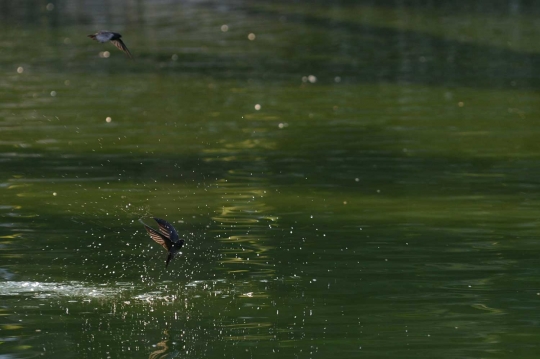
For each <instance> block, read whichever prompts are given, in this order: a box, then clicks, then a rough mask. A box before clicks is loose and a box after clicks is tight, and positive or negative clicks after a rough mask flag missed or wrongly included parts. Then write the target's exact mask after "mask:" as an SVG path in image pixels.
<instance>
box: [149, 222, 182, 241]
mask: <svg viewBox="0 0 540 359" xmlns="http://www.w3.org/2000/svg"><path fill="white" fill-rule="evenodd" d="M154 220H155V221H156V222H157V224H158V225H159V231H160V232H161V234H163V235H164V236H165V237H167V238H169V239H170V240H171V242H178V239H179V237H178V233H177V232H176V229H174V227H173V226H172V224H170V223H169V222H167V221H166V220H164V219H159V218H154Z"/></svg>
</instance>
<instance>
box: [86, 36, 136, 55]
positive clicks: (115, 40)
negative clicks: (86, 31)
mask: <svg viewBox="0 0 540 359" xmlns="http://www.w3.org/2000/svg"><path fill="white" fill-rule="evenodd" d="M88 37H89V38H91V39H93V40H96V41H99V42H101V43H104V42H107V41H110V42H112V43H113V45H114V46H116V47H117V48H119V49H120V50H122V51H124V52H125V53H126V55H128V56H129V57H130V58H133V56H132V55H131V52H129V50H128V48H127V46H126V44H124V42H123V41H122V39H121V37H122V35H120V34H119V33H117V32H110V31H100V32H96V33H95V34H93V35H88Z"/></svg>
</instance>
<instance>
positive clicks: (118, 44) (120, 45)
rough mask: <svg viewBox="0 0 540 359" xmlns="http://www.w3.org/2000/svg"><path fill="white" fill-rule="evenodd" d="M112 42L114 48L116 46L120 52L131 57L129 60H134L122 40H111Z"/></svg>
mask: <svg viewBox="0 0 540 359" xmlns="http://www.w3.org/2000/svg"><path fill="white" fill-rule="evenodd" d="M111 42H112V43H113V45H114V46H116V47H117V48H119V49H120V50H122V51H124V52H125V53H126V55H128V56H129V58H131V59H132V58H133V56H132V55H131V52H129V50H128V48H127V46H126V44H124V42H123V41H122V40H121V39H117V40H111Z"/></svg>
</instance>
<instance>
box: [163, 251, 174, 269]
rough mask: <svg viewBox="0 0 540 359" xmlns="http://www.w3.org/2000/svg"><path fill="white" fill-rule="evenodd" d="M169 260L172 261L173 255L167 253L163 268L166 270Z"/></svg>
mask: <svg viewBox="0 0 540 359" xmlns="http://www.w3.org/2000/svg"><path fill="white" fill-rule="evenodd" d="M171 259H173V255H172V254H171V253H169V255H168V256H167V262H166V263H165V268H167V266H168V265H169V262H170V261H171Z"/></svg>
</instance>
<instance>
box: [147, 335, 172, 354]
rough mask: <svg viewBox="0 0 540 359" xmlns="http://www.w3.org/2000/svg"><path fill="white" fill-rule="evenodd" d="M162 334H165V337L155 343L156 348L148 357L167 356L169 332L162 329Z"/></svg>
mask: <svg viewBox="0 0 540 359" xmlns="http://www.w3.org/2000/svg"><path fill="white" fill-rule="evenodd" d="M163 334H165V336H166V338H165V339H164V340H162V341H160V342H159V343H157V344H156V347H157V348H158V349H156V350H154V351H153V352H152V353H150V356H149V357H148V359H161V358H166V357H167V351H168V350H169V346H168V345H167V342H168V341H169V333H168V332H167V331H166V330H164V331H163Z"/></svg>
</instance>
